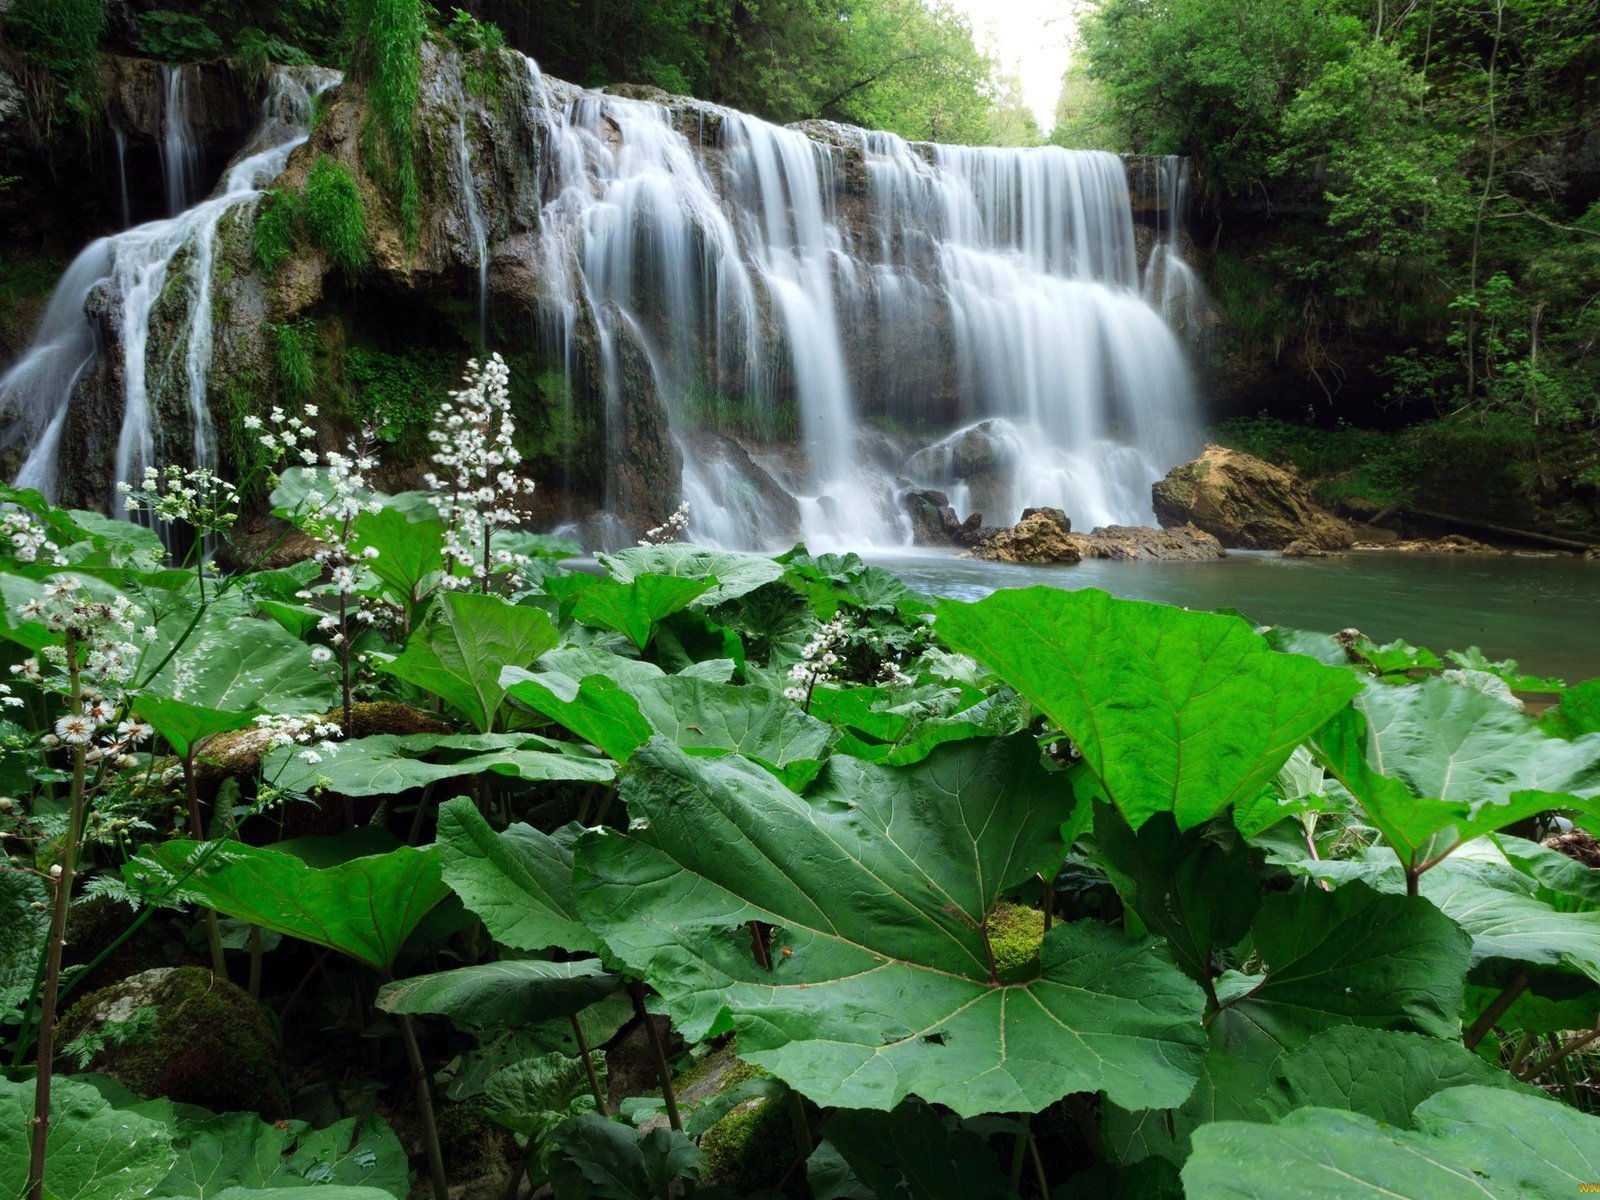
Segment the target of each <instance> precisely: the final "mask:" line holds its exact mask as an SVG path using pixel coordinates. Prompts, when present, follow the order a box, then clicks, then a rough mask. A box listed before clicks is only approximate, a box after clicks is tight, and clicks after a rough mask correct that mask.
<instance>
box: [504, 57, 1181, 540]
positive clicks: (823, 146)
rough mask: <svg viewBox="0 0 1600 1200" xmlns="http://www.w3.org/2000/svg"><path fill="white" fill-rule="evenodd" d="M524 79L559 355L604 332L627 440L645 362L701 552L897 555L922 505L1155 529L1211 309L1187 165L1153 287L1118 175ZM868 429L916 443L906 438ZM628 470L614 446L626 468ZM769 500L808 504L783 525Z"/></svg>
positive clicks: (606, 385) (533, 75) (533, 74)
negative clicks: (1187, 258) (904, 494)
mask: <svg viewBox="0 0 1600 1200" xmlns="http://www.w3.org/2000/svg"><path fill="white" fill-rule="evenodd" d="M529 80H530V89H531V104H532V106H533V108H534V110H535V112H536V114H537V121H538V123H539V124H540V125H542V127H543V138H542V140H541V146H540V148H539V149H540V151H541V154H542V161H541V170H542V173H543V178H544V184H545V186H544V207H543V211H542V213H541V222H540V227H541V242H540V250H539V254H540V257H541V262H540V263H539V264H537V265H538V268H539V270H540V271H541V272H542V273H543V274H544V275H545V277H546V278H548V279H550V280H552V283H551V285H550V289H549V292H548V294H547V297H546V300H545V307H544V316H543V318H542V320H543V325H544V328H545V331H546V337H547V339H549V340H550V341H551V342H553V343H554V344H555V345H556V346H557V347H559V349H558V350H557V354H558V355H559V357H560V359H561V361H562V362H564V363H565V364H566V365H567V368H568V370H569V373H570V371H571V369H572V365H573V363H574V362H575V360H576V357H577V356H576V351H575V339H577V338H578V337H580V336H581V334H580V331H581V330H582V329H583V328H584V324H585V318H587V319H588V320H589V321H590V322H592V325H593V328H594V330H595V336H596V340H597V343H598V354H597V358H598V361H599V374H600V379H599V380H598V381H597V382H598V386H599V389H600V391H601V393H602V394H603V396H604V402H605V406H606V411H607V417H608V422H607V424H608V428H610V429H612V430H615V429H616V428H617V426H618V425H619V423H620V421H621V417H622V410H623V407H624V390H625V388H626V387H627V386H628V383H627V381H625V380H624V379H623V378H622V375H623V370H622V363H621V353H620V350H619V343H620V342H622V341H624V340H625V341H626V342H628V343H631V344H632V345H633V346H635V347H636V348H637V349H638V351H639V352H640V353H641V355H642V356H643V358H644V360H645V361H646V362H647V364H648V368H649V372H650V375H651V379H652V383H653V386H654V390H655V394H656V395H658V396H659V397H660V398H661V401H662V403H663V406H664V407H665V409H666V411H667V413H668V415H669V417H670V419H671V422H672V425H673V428H674V430H675V431H676V433H677V436H678V438H679V445H680V448H681V449H682V451H683V457H684V471H683V480H682V487H683V492H684V495H685V497H686V498H687V499H689V501H690V506H691V521H692V526H691V529H692V532H693V534H694V535H695V537H696V538H697V540H701V541H704V542H707V543H711V544H719V545H742V546H764V545H765V546H770V545H775V544H780V543H782V542H784V541H785V540H786V539H787V538H789V537H792V536H793V535H794V534H795V533H799V534H801V535H803V536H804V537H805V539H806V540H807V542H808V543H809V544H812V545H816V546H825V547H835V546H837V547H851V546H861V545H892V544H897V543H902V542H904V541H906V540H908V538H909V526H908V523H907V521H906V519H905V517H904V515H903V514H902V513H901V512H900V509H899V505H898V502H897V496H898V494H899V493H900V492H901V491H902V490H903V488H904V487H906V486H910V485H916V486H932V487H939V488H943V489H944V490H946V491H947V492H948V493H949V494H950V495H951V496H952V498H953V499H954V500H956V501H957V502H958V503H960V504H972V505H976V506H981V508H982V511H983V512H984V513H985V516H986V518H987V519H988V520H989V521H991V522H992V523H1001V522H1010V521H1014V520H1016V518H1017V516H1018V515H1019V513H1020V511H1021V509H1022V508H1023V507H1025V506H1028V505H1053V506H1056V507H1060V508H1062V509H1064V510H1065V511H1066V512H1067V513H1068V515H1069V516H1071V517H1072V518H1073V520H1075V521H1077V522H1078V523H1079V524H1081V525H1083V526H1088V525H1095V524H1110V523H1124V524H1133V523H1146V524H1148V523H1153V520H1154V518H1153V514H1152V512H1151V508H1150V484H1151V483H1152V482H1153V481H1154V480H1156V479H1158V478H1160V477H1161V476H1162V475H1163V474H1165V472H1166V471H1167V470H1168V469H1169V468H1170V467H1171V466H1172V465H1173V464H1174V463H1177V462H1180V461H1182V460H1184V459H1185V458H1187V457H1189V456H1191V455H1192V453H1193V452H1194V451H1195V449H1196V448H1197V447H1198V445H1199V440H1200V439H1199V436H1198V423H1197V419H1196V415H1195V406H1194V398H1193V394H1192V388H1191V384H1190V380H1189V373H1188V368H1187V365H1186V362H1185V357H1184V350H1183V347H1182V345H1181V343H1180V341H1179V339H1178V337H1177V336H1176V335H1175V333H1174V328H1173V326H1174V324H1175V323H1176V318H1177V315H1178V314H1179V311H1180V310H1182V309H1184V307H1185V306H1192V305H1193V303H1194V301H1195V298H1196V296H1197V295H1198V290H1197V288H1196V286H1195V284H1194V277H1193V275H1192V273H1191V272H1190V270H1189V268H1188V266H1187V265H1186V264H1184V263H1183V261H1182V256H1181V252H1180V249H1179V232H1180V221H1181V213H1182V205H1183V203H1184V197H1183V192H1182V188H1183V187H1184V186H1186V183H1187V172H1186V167H1185V166H1184V164H1183V163H1182V161H1181V160H1178V159H1173V160H1170V161H1163V163H1162V164H1160V168H1159V169H1160V170H1161V171H1162V178H1161V186H1162V187H1163V188H1164V189H1166V193H1168V194H1167V200H1166V209H1165V212H1164V215H1163V217H1162V218H1161V220H1162V226H1161V228H1160V229H1159V230H1158V231H1157V247H1156V252H1155V253H1154V254H1153V255H1152V256H1151V257H1150V261H1149V262H1148V263H1147V265H1146V269H1145V272H1144V278H1143V279H1141V273H1140V267H1139V261H1138V257H1139V256H1138V253H1137V239H1136V237H1135V230H1134V221H1133V214H1132V209H1131V206H1130V203H1129V192H1128V177H1127V169H1126V167H1125V166H1124V164H1123V162H1122V160H1121V159H1119V158H1118V157H1116V156H1114V155H1110V154H1105V153H1096V152H1080V151H1067V150H1062V149H1058V148H1055V147H1043V148H1038V149H1028V150H1002V149H984V148H969V147H954V146H935V145H912V144H910V143H907V142H905V141H904V140H902V139H900V138H898V137H894V136H892V135H888V134H875V133H866V132H863V131H859V130H849V129H844V128H841V127H836V126H817V127H815V128H813V127H806V128H778V127H776V126H773V125H769V124H767V123H765V122H762V121H759V120H756V119H755V118H752V117H749V116H746V115H744V114H741V113H737V112H732V111H729V110H725V109H720V108H716V107H714V106H710V105H695V104H692V103H688V102H686V103H684V104H681V105H676V106H672V107H669V106H665V105H661V104H656V103H652V102H649V101H645V100H637V99H630V98H623V97H618V96H610V95H602V94H598V93H594V92H586V91H581V90H579V89H576V88H572V87H570V86H569V85H564V84H557V83H554V82H552V81H547V80H545V79H544V77H543V76H542V75H541V74H540V73H539V71H538V68H537V67H536V66H534V65H533V64H532V63H531V61H530V63H529ZM691 118H692V121H693V123H692V124H691ZM858 169H859V170H858ZM875 417H876V418H887V419H888V420H889V421H890V422H892V423H893V425H894V426H897V427H899V431H900V432H899V436H898V438H897V439H896V440H895V442H894V443H891V444H886V443H885V438H884V436H883V435H882V434H880V433H878V432H876V430H875V428H874V423H873V418H875ZM708 430H709V431H710V432H712V433H737V434H739V435H740V436H742V437H744V438H746V439H753V440H754V442H756V443H757V444H758V445H757V447H756V448H757V453H756V454H754V455H746V456H744V457H745V458H746V459H747V460H748V465H747V464H746V463H741V462H739V461H735V460H734V459H733V458H730V457H728V456H726V455H722V454H719V453H717V452H716V451H715V449H714V448H707V446H706V444H705V442H704V439H703V438H699V437H697V435H698V434H702V433H704V432H706V431H708ZM763 447H764V448H765V449H766V450H767V451H768V453H764V454H763V453H761V452H760V450H761V448H763ZM775 448H776V450H775ZM774 451H775V452H774ZM621 453H622V448H621V447H620V446H617V445H615V444H613V445H611V446H608V453H607V459H608V462H610V463H611V464H613V469H614V465H615V463H616V462H617V461H618V457H619V455H620V454H621ZM752 466H753V467H754V469H755V470H756V471H758V472H760V473H761V474H763V475H765V476H767V477H768V478H766V479H765V480H760V481H758V480H755V479H752V477H751V474H750V471H751V467H752ZM773 483H775V484H776V485H777V486H778V487H780V488H781V489H782V490H785V491H787V492H788V493H789V494H790V496H791V497H792V500H793V503H792V507H793V510H794V513H795V514H797V519H796V520H792V521H789V522H788V525H789V527H785V525H786V523H785V519H784V517H783V515H782V514H781V513H780V512H779V511H777V508H778V507H780V506H775V505H773V504H772V503H770V502H769V499H768V497H770V494H771V488H770V487H767V486H764V485H765V484H773ZM674 500H675V498H672V497H663V498H662V512H663V514H664V513H665V512H667V511H670V509H671V508H672V503H673V501H674ZM963 515H964V514H963Z"/></svg>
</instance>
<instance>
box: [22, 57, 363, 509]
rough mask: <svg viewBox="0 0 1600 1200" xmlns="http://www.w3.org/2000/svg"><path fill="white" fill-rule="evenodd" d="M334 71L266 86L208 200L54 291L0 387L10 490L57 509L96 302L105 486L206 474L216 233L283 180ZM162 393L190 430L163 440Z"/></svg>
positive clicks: (125, 235) (85, 258)
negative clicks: (108, 401)
mask: <svg viewBox="0 0 1600 1200" xmlns="http://www.w3.org/2000/svg"><path fill="white" fill-rule="evenodd" d="M338 78H339V76H338V74H337V73H336V72H333V71H325V70H321V69H318V68H295V69H292V70H283V71H279V72H278V73H276V74H275V75H274V76H273V78H272V80H271V83H270V85H269V87H268V93H267V98H266V101H265V105H264V112H263V116H262V120H261V123H260V125H259V126H258V127H257V129H256V131H255V133H254V134H253V135H252V137H251V140H250V142H249V144H247V145H246V146H245V148H244V149H243V150H242V151H241V152H240V154H239V156H238V157H237V158H236V159H235V160H234V162H233V164H232V165H231V166H230V167H229V169H228V171H227V173H226V174H225V176H224V177H223V180H222V183H221V185H220V186H219V187H218V189H217V191H216V193H215V194H214V195H213V196H211V197H210V198H209V199H206V200H203V201H201V202H200V203H198V204H196V205H195V206H193V207H192V208H190V209H188V210H186V211H184V212H182V213H180V214H179V215H178V216H176V217H172V218H170V219H167V220H161V221H150V222H147V223H146V224H143V225H139V226H135V227H134V228H132V229H128V230H125V231H124V232H122V233H119V234H116V235H115V236H113V237H109V238H102V239H100V240H99V241H96V242H94V243H92V244H91V245H90V246H89V247H88V248H87V249H85V250H84V251H83V252H82V253H81V254H79V256H78V257H77V259H75V260H74V261H73V263H72V265H71V266H69V267H68V268H67V271H66V274H64V275H63V276H62V277H61V280H60V281H59V282H58V283H57V285H56V290H55V293H54V296H53V297H52V299H51V302H50V307H49V309H48V310H47V312H46V314H45V317H44V320H43V321H42V322H41V323H40V327H39V332H38V333H37V334H36V335H35V338H34V342H33V345H32V346H30V347H29V349H28V351H27V353H26V354H24V355H23V357H22V358H21V359H20V360H19V361H18V362H17V364H16V365H15V366H14V367H12V368H11V370H10V371H8V372H7V373H6V374H5V375H4V376H3V377H0V413H3V414H4V417H5V420H6V423H7V432H6V437H7V439H8V440H10V441H16V440H18V439H19V438H20V440H21V441H22V443H23V445H24V446H25V447H26V451H27V457H26V459H25V460H24V462H23V465H22V468H21V470H20V472H19V473H18V475H17V478H16V483H17V484H18V486H22V487H33V488H37V489H38V490H39V491H41V492H43V493H44V494H45V495H46V496H47V497H50V498H52V499H53V498H54V497H55V495H56V492H57V483H58V478H59V459H60V445H61V434H62V430H63V428H64V426H65V424H66V421H67V416H68V412H69V409H70V407H71V405H72V402H73V397H74V393H75V392H76V390H77V385H78V383H79V381H80V380H81V379H82V378H83V376H84V374H85V372H86V371H87V370H89V369H90V368H91V367H92V366H93V365H94V364H95V362H96V360H97V358H98V356H99V349H100V347H99V325H98V323H97V322H96V321H95V320H93V319H92V318H91V317H90V316H89V314H88V312H87V308H88V307H89V305H90V301H91V298H92V297H93V296H95V295H96V294H97V293H102V292H103V293H105V295H106V296H108V297H109V298H110V301H111V304H112V306H113V315H112V318H111V320H109V321H108V322H107V324H108V325H109V326H110V328H111V329H112V330H114V331H115V334H116V336H117V338H118V341H119V346H118V350H119V352H120V360H121V363H122V382H123V389H122V417H121V427H120V430H119V433H118V437H117V448H116V459H115V470H114V480H137V479H138V477H139V476H140V475H141V474H142V473H143V470H144V468H145V467H146V466H148V465H154V464H155V463H156V462H157V461H158V457H157V448H158V443H160V444H161V454H160V461H166V462H185V461H186V462H189V463H192V464H193V465H196V466H215V449H214V435H213V431H212V421H211V414H210V410H209V408H208V405H207V397H206V391H207V378H206V377H207V373H208V371H209V368H210V365H211V353H212V346H213V330H212V319H211V317H212V313H211V301H212V284H213V281H212V264H213V261H214V255H215V248H216V234H217V226H218V223H219V222H220V221H221V220H222V218H223V216H224V215H225V214H227V213H228V212H230V211H232V210H233V209H235V208H237V207H239V206H240V205H245V204H250V203H253V202H254V201H255V200H256V199H257V198H258V197H259V196H260V194H261V191H260V189H261V188H263V187H265V186H266V185H267V184H268V183H269V182H271V180H273V179H274V178H275V177H276V176H277V175H278V174H279V173H280V172H281V171H282V170H283V167H284V164H285V163H286V162H287V161H288V157H289V153H290V152H291V151H292V150H293V149H294V148H295V147H296V146H298V145H300V144H301V143H302V142H304V141H305V140H306V137H307V134H308V130H309V127H310V120H311V98H312V96H313V95H315V94H316V93H318V92H321V91H323V90H325V89H326V88H328V87H331V86H332V85H333V84H334V83H335V82H337V80H338ZM174 269H176V270H178V271H181V272H182V276H181V284H182V289H183V303H182V305H181V309H182V315H181V318H180V327H179V329H178V330H177V332H176V335H175V336H174V337H173V338H172V339H171V340H170V341H169V342H167V344H166V345H165V346H164V347H163V350H164V353H163V355H162V357H161V358H160V359H159V360H152V359H151V358H150V356H149V354H148V353H147V352H148V351H150V350H151V349H152V347H151V339H150V331H151V317H152V314H153V313H154V312H155V310H156V307H157V304H158V303H160V302H161V301H162V299H163V295H164V293H166V292H167V291H168V288H169V285H168V278H169V275H171V273H172V272H173V271H174ZM157 381H159V383H160V384H161V385H162V393H163V394H168V395H174V394H175V395H181V396H182V397H183V408H184V409H185V410H186V413H187V417H188V421H187V424H186V427H185V428H184V429H182V430H164V429H163V428H162V422H161V418H160V411H159V408H158V407H157V406H156V405H155V404H154V403H153V402H152V396H153V390H152V383H153V382H157ZM108 503H109V505H110V506H111V508H112V511H113V512H117V513H119V514H120V513H121V512H123V511H124V510H123V507H122V501H121V497H120V496H118V495H116V494H115V493H114V492H113V494H112V495H111V496H109V497H108Z"/></svg>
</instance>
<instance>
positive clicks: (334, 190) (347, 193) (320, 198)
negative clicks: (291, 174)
mask: <svg viewBox="0 0 1600 1200" xmlns="http://www.w3.org/2000/svg"><path fill="white" fill-rule="evenodd" d="M300 213H301V216H302V218H303V219H304V221H305V225H306V231H307V232H308V233H309V234H310V235H311V240H312V242H313V243H315V244H316V245H317V246H318V247H319V248H320V249H321V250H323V251H324V252H325V253H326V254H327V255H328V257H329V258H330V259H332V260H333V263H334V265H335V266H338V267H343V268H344V269H345V270H346V271H350V272H355V271H359V270H361V269H362V268H363V267H365V266H366V265H367V212H366V205H365V202H364V201H363V200H362V197H361V188H360V186H359V185H358V184H357V183H356V179H355V176H354V175H352V174H351V173H350V168H349V167H347V166H345V165H344V164H343V163H341V162H335V161H334V160H333V159H331V158H329V157H328V156H327V155H319V156H318V158H317V161H316V162H315V163H313V164H312V166H311V170H310V171H309V172H308V173H307V175H306V185H305V190H304V192H303V193H302V195H301V198H300ZM257 253H258V255H259V253H260V250H259V243H258V249H257Z"/></svg>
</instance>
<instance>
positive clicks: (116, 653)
mask: <svg viewBox="0 0 1600 1200" xmlns="http://www.w3.org/2000/svg"><path fill="white" fill-rule="evenodd" d="M82 589H83V582H82V581H81V580H80V579H78V578H77V577H76V576H74V575H58V576H56V577H54V578H53V579H52V580H51V581H50V582H49V583H47V584H46V585H45V589H44V594H43V595H42V596H39V597H38V598H36V599H33V600H29V601H27V602H25V603H23V604H19V605H18V606H17V607H16V610H15V611H16V615H17V616H19V617H21V618H22V619H23V620H24V621H40V622H43V624H44V626H45V628H46V629H48V630H50V631H51V632H52V633H70V634H72V636H73V638H74V639H75V640H76V641H77V643H78V647H79V652H80V653H79V659H78V667H79V687H80V690H81V691H82V693H83V695H85V696H86V697H88V698H89V699H90V700H91V701H99V700H102V699H106V698H108V699H109V700H111V701H119V700H120V698H121V696H122V693H123V688H124V686H125V685H126V684H127V683H129V682H130V681H131V680H132V679H133V675H134V671H135V670H136V669H137V668H138V665H139V659H140V657H141V655H142V654H143V650H142V649H141V648H140V647H139V645H138V644H137V643H135V642H134V641H133V640H132V639H133V638H134V637H139V638H140V639H141V640H142V641H144V642H146V643H148V642H152V641H154V640H155V638H156V630H155V627H154V626H153V625H146V626H145V627H144V628H143V629H142V630H141V629H139V621H140V620H141V619H143V616H144V613H143V611H142V610H141V609H140V608H139V607H138V606H137V605H136V604H134V603H133V602H132V601H130V600H129V599H128V598H127V597H126V596H118V597H117V598H116V599H114V600H110V601H105V600H93V599H90V598H88V597H86V596H84V595H82V594H80V593H81V592H82ZM41 660H42V661H41ZM66 666H67V651H66V648H65V647H64V646H60V645H52V646H46V647H44V649H42V650H41V651H40V652H39V656H38V657H37V658H25V659H23V660H22V661H21V662H20V663H15V664H13V665H12V667H11V673H12V674H13V675H17V676H19V677H21V678H22V679H25V680H27V681H28V682H29V683H37V684H45V683H47V682H48V683H49V686H51V687H52V689H53V690H57V691H66V690H67V687H68V685H67V683H66V677H65V672H66ZM47 673H53V674H54V675H55V676H56V677H55V678H54V679H53V680H49V681H47V679H46V675H47Z"/></svg>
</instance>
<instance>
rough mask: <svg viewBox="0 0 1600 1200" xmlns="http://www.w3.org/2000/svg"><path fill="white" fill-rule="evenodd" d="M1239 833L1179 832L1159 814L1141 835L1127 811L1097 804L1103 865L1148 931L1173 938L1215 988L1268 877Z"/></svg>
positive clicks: (1193, 971)
mask: <svg viewBox="0 0 1600 1200" xmlns="http://www.w3.org/2000/svg"><path fill="white" fill-rule="evenodd" d="M1230 832H1231V831H1229V830H1226V829H1215V828H1211V827H1207V829H1205V830H1201V829H1191V830H1188V831H1186V832H1181V833H1180V832H1179V831H1178V828H1177V826H1176V825H1175V824H1174V823H1173V821H1172V818H1171V817H1169V816H1167V815H1166V814H1164V813H1163V814H1158V815H1157V816H1154V817H1152V818H1151V819H1150V820H1148V821H1146V822H1145V823H1144V825H1143V826H1142V827H1141V828H1140V829H1139V830H1138V831H1137V832H1135V831H1134V830H1133V829H1132V828H1131V827H1130V826H1129V825H1128V823H1127V821H1125V820H1124V819H1123V817H1122V815H1121V814H1120V813H1118V812H1117V811H1116V810H1115V809H1113V808H1110V807H1109V806H1107V805H1097V806H1096V811H1095V819H1094V833H1095V842H1096V844H1097V845H1098V847H1099V854H1100V861H1101V863H1102V865H1103V866H1104V867H1105V868H1106V869H1107V871H1108V873H1109V874H1110V875H1111V881H1112V883H1113V884H1114V885H1115V886H1116V889H1117V892H1118V893H1119V894H1120V895H1121V897H1122V900H1123V903H1125V904H1126V905H1127V906H1128V907H1129V908H1131V909H1133V911H1134V912H1135V913H1137V914H1138V916H1139V919H1140V920H1141V921H1142V922H1143V923H1144V925H1145V928H1147V929H1149V930H1150V931H1151V932H1152V933H1156V934H1159V935H1160V936H1162V937H1163V938H1165V939H1166V941H1167V945H1168V947H1169V948H1171V950H1172V954H1173V957H1174V958H1176V959H1177V961H1178V965H1179V966H1180V967H1182V968H1183V969H1184V970H1185V971H1187V972H1188V973H1189V974H1190V975H1191V976H1192V977H1193V978H1194V979H1195V981H1196V982H1198V983H1200V984H1201V985H1202V986H1205V987H1210V986H1211V979H1212V977H1213V976H1214V975H1215V974H1216V971H1215V962H1216V956H1217V954H1218V952H1219V951H1222V950H1225V949H1226V948H1228V947H1230V946H1232V945H1233V944H1234V943H1235V942H1237V941H1239V939H1240V938H1242V937H1244V935H1245V932H1246V931H1247V930H1248V929H1249V928H1250V922H1251V920H1252V919H1254V917H1255V915H1256V907H1257V906H1258V905H1259V904H1260V902H1261V880H1260V877H1259V875H1258V869H1257V866H1256V864H1255V862H1254V861H1253V860H1252V855H1251V853H1250V851H1249V849H1248V848H1247V847H1245V846H1242V845H1240V844H1239V840H1238V838H1237V837H1230V836H1228V834H1229V833H1230Z"/></svg>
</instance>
